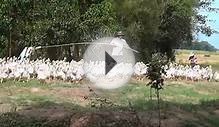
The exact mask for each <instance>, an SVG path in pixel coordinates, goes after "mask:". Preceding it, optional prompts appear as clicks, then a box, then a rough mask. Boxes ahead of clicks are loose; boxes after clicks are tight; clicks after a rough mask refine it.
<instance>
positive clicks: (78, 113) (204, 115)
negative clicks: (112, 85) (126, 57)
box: [0, 80, 219, 127]
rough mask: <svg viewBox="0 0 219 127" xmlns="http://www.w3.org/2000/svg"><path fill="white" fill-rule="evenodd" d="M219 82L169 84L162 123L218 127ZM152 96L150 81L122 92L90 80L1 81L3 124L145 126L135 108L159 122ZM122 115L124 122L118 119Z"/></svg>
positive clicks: (146, 122) (0, 121) (147, 120)
mask: <svg viewBox="0 0 219 127" xmlns="http://www.w3.org/2000/svg"><path fill="white" fill-rule="evenodd" d="M218 85H219V84H218V83H216V82H196V83H194V82H176V81H171V82H170V81H168V82H166V86H165V89H164V90H162V91H161V99H162V102H161V112H162V114H161V116H162V126H171V127H174V126H177V127H178V126H179V127H196V126H201V127H218V126H219V86H218ZM152 93H153V92H152ZM149 97H150V89H149V88H148V87H147V86H146V83H143V82H135V81H131V82H130V84H128V85H127V86H125V87H123V88H121V89H118V90H114V91H103V90H94V92H92V91H89V89H88V87H87V85H85V84H75V85H74V84H68V83H62V82H56V83H50V84H44V83H40V82H39V81H35V80H33V81H30V82H28V83H22V82H14V81H7V82H5V83H3V84H0V111H1V112H2V113H3V114H2V115H1V116H0V126H1V127H11V126H19V127H29V126H31V127H32V126H34V127H35V126H36V127H45V126H46V127H47V126H48V127H62V126H64V127H68V126H69V125H72V126H75V127H82V126H83V125H81V124H82V123H83V120H84V121H85V123H86V121H88V120H86V119H85V118H87V119H92V120H91V121H93V122H94V123H92V124H91V123H86V124H87V125H86V126H90V125H89V124H91V125H93V126H97V127H98V126H103V125H108V124H109V123H113V122H114V123H115V125H113V126H118V127H120V126H123V127H126V126H130V127H135V126H140V125H139V124H140V122H139V121H138V119H134V118H135V117H133V110H135V111H136V112H135V113H136V114H137V116H138V117H139V119H140V121H141V124H144V125H149V124H150V125H151V126H156V123H157V108H156V106H157V105H156V103H157V102H156V99H155V95H153V98H152V100H150V99H149ZM6 112H10V113H6ZM91 116H92V117H91ZM94 116H95V117H94ZM103 116H104V117H103ZM93 117H94V118H93ZM114 117H115V118H114ZM77 118H78V119H77ZM117 118H118V119H120V121H121V119H122V120H123V122H122V123H118V119H117ZM72 119H73V120H72ZM75 119H76V120H75ZM106 119H107V120H109V119H111V120H110V121H107V120H106ZM124 119H125V120H124ZM104 120H106V121H104ZM21 121H22V122H21ZM72 121H73V122H72ZM78 121H79V124H80V125H77V123H78ZM116 121H117V122H116ZM127 121H128V123H127ZM136 121H138V122H136ZM109 126H111V125H109Z"/></svg>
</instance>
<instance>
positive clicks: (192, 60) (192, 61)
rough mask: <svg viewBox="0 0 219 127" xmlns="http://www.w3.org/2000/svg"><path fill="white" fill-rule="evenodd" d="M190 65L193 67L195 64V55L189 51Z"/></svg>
mask: <svg viewBox="0 0 219 127" xmlns="http://www.w3.org/2000/svg"><path fill="white" fill-rule="evenodd" d="M189 61H190V66H191V67H192V68H193V67H194V66H195V65H197V57H196V56H195V54H194V53H191V54H190V56H189Z"/></svg>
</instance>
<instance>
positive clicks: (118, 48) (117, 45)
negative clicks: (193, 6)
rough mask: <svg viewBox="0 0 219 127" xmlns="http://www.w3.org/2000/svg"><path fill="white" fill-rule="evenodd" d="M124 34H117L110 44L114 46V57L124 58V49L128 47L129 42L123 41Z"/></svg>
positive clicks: (120, 32)
mask: <svg viewBox="0 0 219 127" xmlns="http://www.w3.org/2000/svg"><path fill="white" fill-rule="evenodd" d="M123 37H124V34H123V33H122V31H119V32H117V33H116V35H115V38H114V39H113V40H112V41H111V42H110V44H111V45H113V46H114V47H113V51H112V56H122V55H123V52H122V50H123V47H124V46H127V45H128V44H127V42H126V41H125V39H123Z"/></svg>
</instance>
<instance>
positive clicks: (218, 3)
mask: <svg viewBox="0 0 219 127" xmlns="http://www.w3.org/2000/svg"><path fill="white" fill-rule="evenodd" d="M212 7H215V8H219V0H215V1H214V3H213V4H212ZM200 13H201V14H204V15H207V16H208V19H210V20H213V21H211V22H208V23H207V24H208V25H209V26H211V27H212V28H213V29H214V30H216V31H218V32H219V12H218V13H216V12H203V11H202V12H200ZM197 37H198V40H199V41H208V42H209V43H210V44H212V45H213V46H214V47H215V48H217V49H219V33H218V34H213V35H211V36H210V37H207V36H205V35H203V34H201V33H199V34H198V36H197Z"/></svg>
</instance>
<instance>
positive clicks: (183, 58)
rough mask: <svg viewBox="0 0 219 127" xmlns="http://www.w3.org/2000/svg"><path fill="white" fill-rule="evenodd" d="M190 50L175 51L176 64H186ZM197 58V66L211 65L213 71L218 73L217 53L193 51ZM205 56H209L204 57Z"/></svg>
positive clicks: (218, 55) (218, 56)
mask: <svg viewBox="0 0 219 127" xmlns="http://www.w3.org/2000/svg"><path fill="white" fill-rule="evenodd" d="M191 52H192V51H191V50H177V51H176V62H178V63H183V64H188V63H189V61H188V57H189V55H190V53H191ZM193 52H194V53H195V55H196V56H197V58H198V64H201V65H204V66H205V65H211V66H212V67H213V69H215V70H218V71H219V52H208V51H193ZM205 55H209V57H206V56H205Z"/></svg>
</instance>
